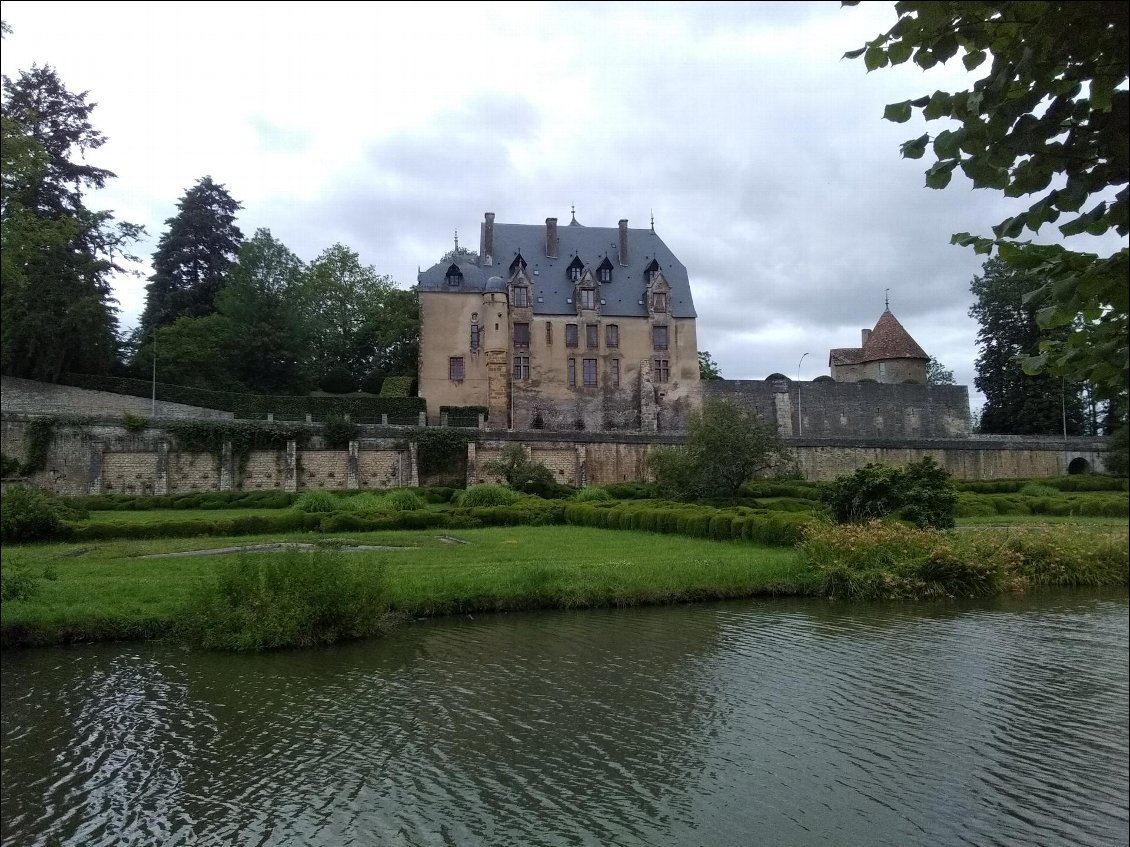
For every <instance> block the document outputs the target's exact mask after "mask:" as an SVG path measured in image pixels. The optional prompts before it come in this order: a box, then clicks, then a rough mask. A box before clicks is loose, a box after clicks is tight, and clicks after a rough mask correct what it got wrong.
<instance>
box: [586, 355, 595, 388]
mask: <svg viewBox="0 0 1130 847" xmlns="http://www.w3.org/2000/svg"><path fill="white" fill-rule="evenodd" d="M584 369H585V370H584V377H585V385H586V386H589V387H592V386H594V385H596V359H585V360H584Z"/></svg>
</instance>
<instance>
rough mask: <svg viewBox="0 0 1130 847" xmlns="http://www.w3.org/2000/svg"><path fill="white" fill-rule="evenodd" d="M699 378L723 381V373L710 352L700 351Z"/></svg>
mask: <svg viewBox="0 0 1130 847" xmlns="http://www.w3.org/2000/svg"><path fill="white" fill-rule="evenodd" d="M698 378H699V379H721V378H722V372H721V371H720V370H719V369H718V363H717V362H715V361H714V359H713V358H712V357H711V356H710V351H708V350H699V351H698Z"/></svg>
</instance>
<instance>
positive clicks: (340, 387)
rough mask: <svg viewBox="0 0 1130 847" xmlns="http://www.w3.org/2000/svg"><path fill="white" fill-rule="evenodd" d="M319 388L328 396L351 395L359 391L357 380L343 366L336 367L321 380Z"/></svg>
mask: <svg viewBox="0 0 1130 847" xmlns="http://www.w3.org/2000/svg"><path fill="white" fill-rule="evenodd" d="M318 387H319V388H320V389H322V391H325V392H326V393H327V394H349V393H350V392H352V391H356V390H357V380H355V379H354V378H353V374H351V373H350V372H349V370H348V369H347V368H345V367H344V366H343V365H334V366H333V367H332V368H330V369H329V370H328V371H326V373H325V374H324V375H323V376H322V378H321V380H319V382H318Z"/></svg>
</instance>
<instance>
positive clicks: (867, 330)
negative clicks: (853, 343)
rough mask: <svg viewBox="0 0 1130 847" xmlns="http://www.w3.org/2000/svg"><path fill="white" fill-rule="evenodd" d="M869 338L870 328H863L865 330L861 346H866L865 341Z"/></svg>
mask: <svg viewBox="0 0 1130 847" xmlns="http://www.w3.org/2000/svg"><path fill="white" fill-rule="evenodd" d="M870 339H871V330H869V329H865V330H863V346H864V347H866V346H867V342H868V341H869V340H870Z"/></svg>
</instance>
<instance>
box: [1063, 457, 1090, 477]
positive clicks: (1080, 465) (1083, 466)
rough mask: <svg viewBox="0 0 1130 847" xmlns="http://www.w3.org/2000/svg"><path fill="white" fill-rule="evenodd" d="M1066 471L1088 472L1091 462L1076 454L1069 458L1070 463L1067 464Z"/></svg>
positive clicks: (1073, 472) (1072, 472)
mask: <svg viewBox="0 0 1130 847" xmlns="http://www.w3.org/2000/svg"><path fill="white" fill-rule="evenodd" d="M1067 472H1068V473H1069V474H1078V473H1090V472H1091V463H1090V462H1088V461H1087V460H1086V459H1084V458H1083V457H1082V456H1076V457H1075V458H1074V459H1072V460H1071V464H1069V465H1068V466H1067Z"/></svg>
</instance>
